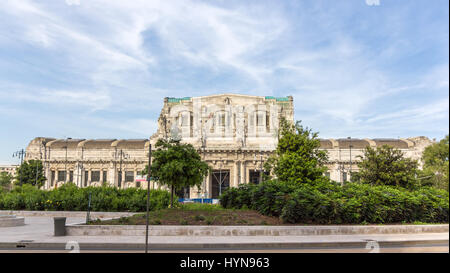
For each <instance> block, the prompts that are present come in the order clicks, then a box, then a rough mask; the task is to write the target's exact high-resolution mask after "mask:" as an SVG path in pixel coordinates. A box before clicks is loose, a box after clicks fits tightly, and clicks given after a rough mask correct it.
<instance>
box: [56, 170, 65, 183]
mask: <svg viewBox="0 0 450 273" xmlns="http://www.w3.org/2000/svg"><path fill="white" fill-rule="evenodd" d="M60 181H66V171H58V182H60Z"/></svg>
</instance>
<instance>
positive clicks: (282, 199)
mask: <svg viewBox="0 0 450 273" xmlns="http://www.w3.org/2000/svg"><path fill="white" fill-rule="evenodd" d="M220 203H221V205H222V206H223V207H225V208H237V209H239V208H242V207H248V208H251V209H254V210H257V211H258V212H260V213H261V214H264V215H270V216H279V217H280V218H281V219H282V220H283V221H284V222H286V223H307V224H360V223H413V222H426V223H448V213H449V195H448V192H447V191H445V190H438V189H435V188H431V187H430V188H429V187H425V188H422V189H420V190H416V191H410V190H407V189H403V188H396V187H392V186H370V185H367V184H357V183H349V184H346V185H344V186H340V185H338V184H336V183H333V182H327V181H321V182H319V183H316V184H315V185H308V184H306V185H305V184H301V185H298V184H295V185H293V184H288V183H284V182H279V181H276V180H274V181H266V182H264V183H262V184H260V185H245V186H240V187H239V188H234V189H233V188H232V189H229V190H227V191H226V192H225V193H224V194H223V195H222V196H221V199H220Z"/></svg>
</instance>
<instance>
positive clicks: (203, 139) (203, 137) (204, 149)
mask: <svg viewBox="0 0 450 273" xmlns="http://www.w3.org/2000/svg"><path fill="white" fill-rule="evenodd" d="M202 132H203V133H204V134H203V136H202V151H203V153H202V154H203V160H204V161H206V132H204V130H202ZM202 188H203V196H202V197H203V198H202V203H203V199H204V198H205V197H206V176H205V177H203V186H202Z"/></svg>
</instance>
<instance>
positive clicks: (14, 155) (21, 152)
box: [12, 149, 27, 165]
mask: <svg viewBox="0 0 450 273" xmlns="http://www.w3.org/2000/svg"><path fill="white" fill-rule="evenodd" d="M26 154H27V152H25V150H24V149H21V150H19V151H16V152H15V153H13V155H12V156H13V157H18V158H19V159H20V165H22V163H23V158H24V157H25V156H26Z"/></svg>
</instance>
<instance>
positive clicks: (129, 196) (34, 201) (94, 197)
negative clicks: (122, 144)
mask: <svg viewBox="0 0 450 273" xmlns="http://www.w3.org/2000/svg"><path fill="white" fill-rule="evenodd" d="M89 194H91V210H92V211H133V212H138V211H145V210H146V207H147V191H146V190H141V189H134V188H130V189H117V188H114V187H105V186H103V187H87V188H78V187H77V186H76V185H74V184H73V183H67V184H65V185H63V186H61V187H59V188H57V189H53V190H50V191H45V190H39V189H37V188H36V187H34V186H31V185H26V184H25V185H23V186H17V187H15V188H14V189H13V190H12V191H11V192H9V193H1V194H0V209H4V210H24V209H26V210H65V211H86V210H87V209H88V200H89ZM169 200H170V194H169V192H167V191H164V190H150V204H149V208H150V210H157V209H162V208H167V207H168V205H169Z"/></svg>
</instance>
